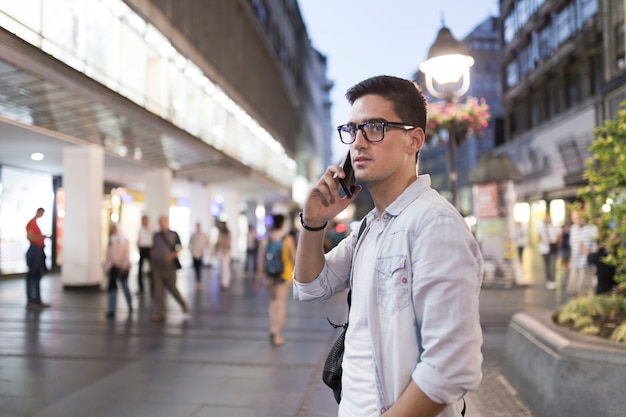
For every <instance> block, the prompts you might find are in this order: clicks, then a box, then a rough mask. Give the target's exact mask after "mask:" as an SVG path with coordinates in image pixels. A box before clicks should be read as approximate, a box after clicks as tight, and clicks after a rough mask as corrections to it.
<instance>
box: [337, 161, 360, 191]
mask: <svg viewBox="0 0 626 417" xmlns="http://www.w3.org/2000/svg"><path fill="white" fill-rule="evenodd" d="M341 168H343V172H345V173H346V177H345V178H338V179H339V184H340V185H341V188H343V192H344V193H346V196H347V197H348V198H350V197H352V187H353V186H354V185H355V184H356V177H355V176H354V169H352V159H351V158H350V151H348V154H347V155H346V157H345V159H344V160H343V162H342V163H341Z"/></svg>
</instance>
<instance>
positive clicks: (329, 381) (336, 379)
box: [322, 219, 366, 404]
mask: <svg viewBox="0 0 626 417" xmlns="http://www.w3.org/2000/svg"><path fill="white" fill-rule="evenodd" d="M365 225H366V223H365V219H363V221H362V222H361V228H360V229H359V234H358V235H357V242H358V240H359V238H360V237H361V234H362V233H363V231H364V230H365ZM351 303H352V289H350V291H349V292H348V316H350V304H351ZM326 320H328V322H329V323H330V325H331V326H333V327H334V328H335V329H336V328H338V327H343V331H342V332H341V334H340V335H339V337H338V338H337V340H335V343H334V344H333V346H332V348H330V352H328V356H327V357H326V362H324V370H323V371H322V381H324V383H325V384H326V385H328V386H329V387H330V388H331V389H332V390H333V395H334V396H335V400H337V404H339V402H341V374H342V369H341V363H342V362H343V351H344V343H345V341H346V331H348V322H347V321H346V322H345V323H344V324H334V323H333V322H331V321H330V319H329V318H326Z"/></svg>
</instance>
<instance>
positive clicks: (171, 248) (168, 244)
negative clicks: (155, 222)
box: [157, 232, 176, 252]
mask: <svg viewBox="0 0 626 417" xmlns="http://www.w3.org/2000/svg"><path fill="white" fill-rule="evenodd" d="M157 236H159V237H160V238H161V239H163V242H164V243H165V244H166V245H167V247H168V248H170V250H171V251H172V252H176V244H174V245H173V246H172V244H171V243H170V241H169V240H167V237H166V236H165V232H159V233H157Z"/></svg>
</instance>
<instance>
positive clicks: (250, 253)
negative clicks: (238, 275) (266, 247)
mask: <svg viewBox="0 0 626 417" xmlns="http://www.w3.org/2000/svg"><path fill="white" fill-rule="evenodd" d="M258 255H259V236H258V235H257V233H256V229H255V227H254V225H252V224H249V225H248V236H247V239H246V262H245V264H244V267H243V272H244V273H246V274H248V273H249V274H255V273H256V271H257V258H258Z"/></svg>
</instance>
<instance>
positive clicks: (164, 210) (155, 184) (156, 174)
mask: <svg viewBox="0 0 626 417" xmlns="http://www.w3.org/2000/svg"><path fill="white" fill-rule="evenodd" d="M144 184H145V186H146V188H145V191H144V196H145V201H146V214H147V215H148V217H149V218H150V224H151V225H152V227H154V228H155V229H158V227H159V223H158V222H159V217H161V216H168V217H169V211H170V203H171V189H172V171H170V169H169V168H157V169H151V170H148V171H146V173H145V174H144Z"/></svg>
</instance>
